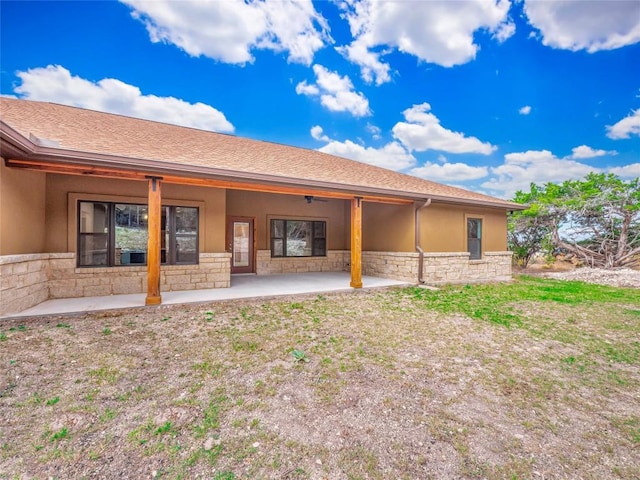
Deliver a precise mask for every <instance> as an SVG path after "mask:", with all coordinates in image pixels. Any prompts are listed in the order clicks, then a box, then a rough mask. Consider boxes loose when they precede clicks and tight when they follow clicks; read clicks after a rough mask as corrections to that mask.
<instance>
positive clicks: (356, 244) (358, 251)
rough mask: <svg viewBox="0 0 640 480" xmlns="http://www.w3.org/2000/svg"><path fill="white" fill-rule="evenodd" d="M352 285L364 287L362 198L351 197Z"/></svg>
mask: <svg viewBox="0 0 640 480" xmlns="http://www.w3.org/2000/svg"><path fill="white" fill-rule="evenodd" d="M351 286H352V287H353V288H362V198H360V197H354V198H353V199H351Z"/></svg>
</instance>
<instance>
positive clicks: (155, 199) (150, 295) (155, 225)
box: [145, 177, 162, 305]
mask: <svg viewBox="0 0 640 480" xmlns="http://www.w3.org/2000/svg"><path fill="white" fill-rule="evenodd" d="M148 181H149V210H148V215H149V224H148V228H149V238H148V240H147V298H146V300H145V304H146V305H159V304H160V303H162V297H161V296H160V243H161V238H160V235H161V232H160V225H161V223H162V193H161V189H162V188H161V187H162V181H161V179H160V178H158V177H150V178H149V180H148Z"/></svg>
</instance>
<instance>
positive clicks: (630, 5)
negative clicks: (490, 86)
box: [524, 0, 640, 53]
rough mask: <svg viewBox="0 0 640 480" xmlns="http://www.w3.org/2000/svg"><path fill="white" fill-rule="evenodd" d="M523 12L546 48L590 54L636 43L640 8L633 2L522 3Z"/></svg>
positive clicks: (546, 0) (535, 0)
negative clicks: (540, 36)
mask: <svg viewBox="0 0 640 480" xmlns="http://www.w3.org/2000/svg"><path fill="white" fill-rule="evenodd" d="M524 10H525V13H526V15H527V17H529V22H530V23H531V25H533V26H534V27H535V28H537V29H539V30H540V33H541V35H542V43H543V44H544V45H547V46H549V47H553V48H560V49H565V50H572V51H578V50H586V51H587V52H589V53H594V52H597V51H600V50H612V49H615V48H620V47H624V46H625V45H632V44H634V43H636V42H638V41H640V5H639V4H638V2H637V1H634V0H612V1H581V2H578V1H565V0H543V1H540V0H526V3H525V7H524Z"/></svg>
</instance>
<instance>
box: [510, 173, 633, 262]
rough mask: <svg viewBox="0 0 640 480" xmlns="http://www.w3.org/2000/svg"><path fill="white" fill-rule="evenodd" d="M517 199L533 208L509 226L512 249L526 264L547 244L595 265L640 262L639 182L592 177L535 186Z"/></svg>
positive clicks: (598, 174) (607, 176) (594, 175)
mask: <svg viewBox="0 0 640 480" xmlns="http://www.w3.org/2000/svg"><path fill="white" fill-rule="evenodd" d="M514 200H515V201H516V202H518V203H526V204H528V205H529V208H528V209H527V210H524V211H522V212H517V213H514V214H513V215H512V216H511V219H510V223H509V242H510V245H511V248H512V249H513V251H514V253H515V256H516V258H517V259H518V260H519V261H521V263H522V264H524V265H525V266H526V264H527V263H528V261H529V260H530V258H531V256H532V255H534V254H535V253H537V252H539V251H541V249H542V247H543V245H544V244H545V242H547V243H549V244H550V245H552V246H553V247H555V248H559V249H563V250H564V251H566V252H568V253H571V254H573V255H575V256H576V257H577V258H579V259H580V260H581V261H582V262H583V263H585V264H587V265H589V266H592V267H603V268H614V267H633V266H637V265H639V264H640V179H638V178H635V179H633V180H630V181H623V180H621V179H620V178H618V177H617V176H615V175H613V174H604V173H590V174H589V175H587V176H586V177H585V178H584V179H583V180H567V181H565V182H563V183H562V184H560V185H558V184H553V183H547V184H546V185H544V186H543V187H539V186H537V185H535V184H532V185H531V191H530V192H518V193H517V194H516V197H515V199H514ZM525 260H526V261H525Z"/></svg>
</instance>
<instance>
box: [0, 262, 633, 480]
mask: <svg viewBox="0 0 640 480" xmlns="http://www.w3.org/2000/svg"><path fill="white" fill-rule="evenodd" d="M631 277H634V275H631ZM625 278H626V274H625ZM625 281H626V280H625ZM629 292H630V293H629V294H626V293H625V295H623V296H622V297H621V298H623V300H618V301H615V302H613V303H607V304H606V305H603V304H600V303H594V302H590V301H588V299H585V302H584V303H583V304H562V303H550V302H533V301H523V302H518V303H517V304H513V305H510V306H509V309H510V310H509V311H510V312H512V313H513V315H514V316H518V318H522V319H523V322H524V323H522V324H521V326H519V327H510V328H507V327H504V326H502V325H496V324H492V323H489V322H484V321H479V320H476V319H472V318H469V317H467V316H465V315H461V314H456V313H439V312H438V311H436V310H433V309H430V308H425V307H424V306H423V304H422V303H421V302H420V300H419V299H416V297H415V296H414V295H413V294H412V293H411V290H398V289H391V290H384V291H362V292H357V293H354V294H352V293H348V294H344V293H342V294H331V295H320V296H306V297H295V298H293V297H292V298H277V299H268V300H250V301H233V302H221V303H216V304H209V305H186V306H168V307H157V308H147V309H139V310H128V311H114V312H102V313H94V314H86V315H82V316H71V317H69V316H67V317H65V316H56V317H47V318H27V319H20V320H11V321H5V322H0V335H2V336H1V337H0V340H1V341H0V419H1V421H0V479H13V478H17V479H27V478H29V479H31V478H38V479H48V478H56V479H76V478H91V479H93V478H107V479H111V478H114V479H115V478H122V479H144V478H149V479H153V478H172V479H174V478H189V479H190V478H207V479H217V480H224V479H226V480H231V479H239V478H266V479H276V478H280V479H298V478H300V479H303V478H306V479H338V480H340V479H345V480H346V479H389V478H394V479H395V478H406V479H429V478H434V479H441V478H445V479H465V478H478V479H480V478H491V479H493V478H509V479H524V478H540V479H550V478H580V479H608V478H628V479H632V478H640V449H639V445H640V394H639V392H640V371H639V369H638V354H639V352H640V343H639V340H638V338H639V335H640V327H639V321H640V299H639V298H638V296H637V295H635V294H633V295H632V291H631V290H629ZM625 298H626V300H625ZM634 342H635V343H634Z"/></svg>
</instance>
